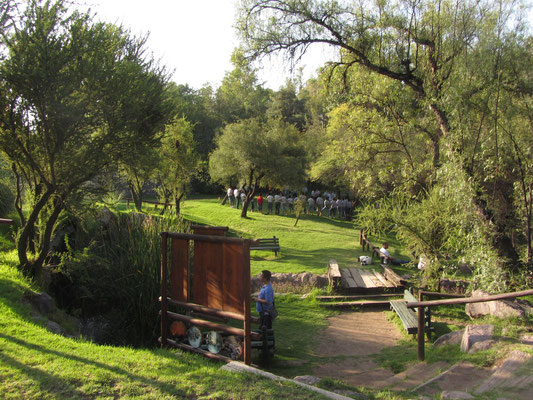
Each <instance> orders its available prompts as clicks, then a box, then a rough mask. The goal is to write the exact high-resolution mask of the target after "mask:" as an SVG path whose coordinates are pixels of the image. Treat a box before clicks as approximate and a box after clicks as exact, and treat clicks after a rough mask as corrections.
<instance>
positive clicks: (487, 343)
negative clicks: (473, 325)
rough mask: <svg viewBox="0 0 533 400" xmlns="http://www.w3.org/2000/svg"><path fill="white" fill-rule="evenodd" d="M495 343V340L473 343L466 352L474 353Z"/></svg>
mask: <svg viewBox="0 0 533 400" xmlns="http://www.w3.org/2000/svg"><path fill="white" fill-rule="evenodd" d="M495 343H496V341H495V340H492V339H491V340H483V341H481V342H476V343H474V344H473V345H472V346H471V347H470V349H469V350H468V354H474V353H477V352H478V351H481V350H488V349H490V348H491V347H492V346H493V345H494V344H495Z"/></svg>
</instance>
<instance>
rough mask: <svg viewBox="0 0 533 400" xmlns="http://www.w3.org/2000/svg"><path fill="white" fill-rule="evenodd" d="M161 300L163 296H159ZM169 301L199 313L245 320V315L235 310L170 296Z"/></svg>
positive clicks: (171, 303)
mask: <svg viewBox="0 0 533 400" xmlns="http://www.w3.org/2000/svg"><path fill="white" fill-rule="evenodd" d="M159 301H161V297H160V298H159ZM167 302H168V304H170V305H173V306H177V307H184V308H187V309H189V310H193V311H196V312H199V313H202V314H208V315H214V316H215V317H220V318H231V319H236V320H237V321H244V315H242V314H238V313H234V312H231V311H222V310H217V309H215V308H209V307H205V306H202V305H200V304H195V303H187V302H185V301H178V300H172V299H171V298H168V299H167Z"/></svg>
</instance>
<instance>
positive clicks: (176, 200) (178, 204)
mask: <svg viewBox="0 0 533 400" xmlns="http://www.w3.org/2000/svg"><path fill="white" fill-rule="evenodd" d="M184 195H185V193H182V194H180V195H179V196H175V197H174V203H175V204H176V215H180V212H181V199H183V196H184Z"/></svg>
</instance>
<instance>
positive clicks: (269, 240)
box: [259, 236, 279, 245]
mask: <svg viewBox="0 0 533 400" xmlns="http://www.w3.org/2000/svg"><path fill="white" fill-rule="evenodd" d="M259 244H260V245H264V244H274V245H278V244H279V238H277V237H275V236H274V237H273V238H266V239H259Z"/></svg>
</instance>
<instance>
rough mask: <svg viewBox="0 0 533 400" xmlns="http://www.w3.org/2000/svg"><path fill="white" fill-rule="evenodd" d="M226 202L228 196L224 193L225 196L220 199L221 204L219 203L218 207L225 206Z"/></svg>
mask: <svg viewBox="0 0 533 400" xmlns="http://www.w3.org/2000/svg"><path fill="white" fill-rule="evenodd" d="M227 200H228V194H227V193H226V195H225V196H224V198H223V199H222V203H220V205H222V206H223V205H224V204H226V201H227Z"/></svg>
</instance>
